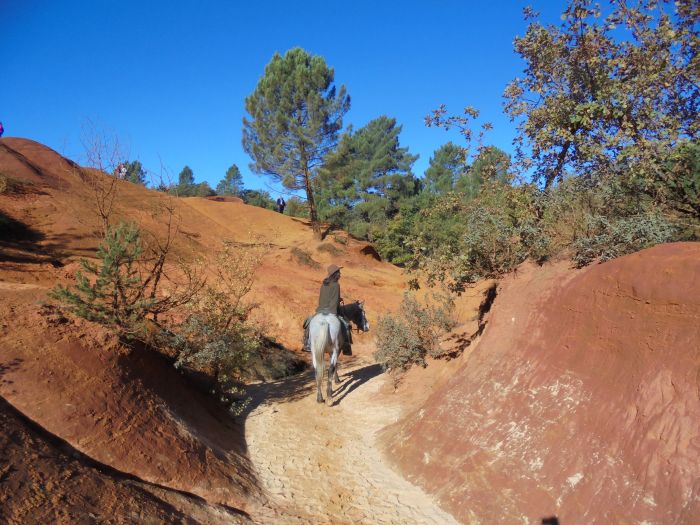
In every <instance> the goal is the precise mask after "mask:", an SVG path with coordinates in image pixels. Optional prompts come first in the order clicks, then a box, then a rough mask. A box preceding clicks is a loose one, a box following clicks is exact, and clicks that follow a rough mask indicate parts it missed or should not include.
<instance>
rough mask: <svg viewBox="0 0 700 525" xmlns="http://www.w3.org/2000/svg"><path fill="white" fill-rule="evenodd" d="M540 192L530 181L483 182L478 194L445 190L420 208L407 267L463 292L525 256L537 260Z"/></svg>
mask: <svg viewBox="0 0 700 525" xmlns="http://www.w3.org/2000/svg"><path fill="white" fill-rule="evenodd" d="M540 198H541V192H540V191H539V190H538V189H537V188H535V187H534V186H531V185H523V186H516V187H513V186H510V185H508V184H504V183H499V182H495V183H494V182H490V183H485V184H484V186H483V187H482V190H481V193H480V194H479V197H478V198H476V199H473V200H469V201H465V200H464V198H463V196H461V195H460V194H454V193H453V194H447V195H444V196H442V197H441V198H439V199H437V200H436V201H435V203H434V205H433V206H431V207H430V208H429V209H427V210H426V211H425V212H423V220H422V221H418V234H417V235H416V239H415V240H414V241H413V247H414V256H413V260H412V264H411V266H412V267H414V268H420V269H422V270H424V271H425V272H426V274H427V277H428V281H429V282H430V283H433V282H435V281H446V282H447V283H448V286H449V287H450V288H451V289H453V290H455V291H462V290H463V289H464V288H465V287H466V286H467V285H468V284H470V283H473V282H476V281H477V280H479V279H486V278H492V277H497V276H499V275H501V274H503V273H506V272H508V271H510V270H512V269H513V268H514V267H515V266H516V265H518V264H520V263H521V262H522V261H524V260H525V259H526V258H527V257H529V256H534V257H536V258H538V259H539V258H541V254H542V253H546V250H547V238H546V237H544V232H543V230H542V227H541V223H540V222H539V220H538V215H539V213H540V211H539V209H538V206H539V201H540Z"/></svg>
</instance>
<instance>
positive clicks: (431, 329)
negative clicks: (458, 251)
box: [374, 294, 455, 371]
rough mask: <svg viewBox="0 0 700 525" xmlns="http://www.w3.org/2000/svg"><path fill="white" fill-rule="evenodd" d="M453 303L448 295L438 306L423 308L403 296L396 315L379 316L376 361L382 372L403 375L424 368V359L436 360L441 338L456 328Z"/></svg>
mask: <svg viewBox="0 0 700 525" xmlns="http://www.w3.org/2000/svg"><path fill="white" fill-rule="evenodd" d="M453 312H454V303H453V301H452V300H451V298H450V296H449V295H446V296H443V297H442V298H439V301H438V302H437V304H434V305H422V304H420V303H419V302H418V301H417V300H416V298H415V297H413V296H412V295H410V294H405V295H404V298H403V301H402V302H401V306H400V308H399V311H398V313H397V314H396V315H391V314H387V315H384V316H382V317H381V318H380V319H379V322H378V323H377V352H375V354H374V358H375V360H376V361H377V362H378V363H380V364H381V365H382V367H383V368H384V369H391V370H399V371H406V370H408V369H409V368H411V366H413V365H420V366H426V362H425V358H426V356H427V355H431V356H434V357H437V356H438V355H439V352H438V343H439V340H440V336H441V335H442V334H444V333H446V332H448V331H449V330H451V329H452V328H454V326H455V322H454V319H453V317H452V314H453Z"/></svg>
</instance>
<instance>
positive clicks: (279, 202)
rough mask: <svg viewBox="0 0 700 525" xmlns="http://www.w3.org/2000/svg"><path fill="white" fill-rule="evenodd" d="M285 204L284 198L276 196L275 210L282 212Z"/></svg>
mask: <svg viewBox="0 0 700 525" xmlns="http://www.w3.org/2000/svg"><path fill="white" fill-rule="evenodd" d="M286 205H287V203H286V202H284V199H283V198H282V197H277V211H278V212H280V213H284V207H285V206H286Z"/></svg>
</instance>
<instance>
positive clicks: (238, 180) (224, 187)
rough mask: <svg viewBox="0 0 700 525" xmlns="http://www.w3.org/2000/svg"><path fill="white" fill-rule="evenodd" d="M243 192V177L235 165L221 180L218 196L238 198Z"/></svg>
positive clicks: (217, 189) (218, 186) (217, 190)
mask: <svg viewBox="0 0 700 525" xmlns="http://www.w3.org/2000/svg"><path fill="white" fill-rule="evenodd" d="M242 191H243V175H241V171H240V170H239V169H238V166H236V165H235V164H233V165H232V166H231V167H230V168H229V169H228V170H226V176H225V177H224V178H223V179H221V181H220V182H219V184H217V186H216V194H217V195H234V196H238V195H240V194H241V192H242Z"/></svg>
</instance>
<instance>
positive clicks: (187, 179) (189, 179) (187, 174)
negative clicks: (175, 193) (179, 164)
mask: <svg viewBox="0 0 700 525" xmlns="http://www.w3.org/2000/svg"><path fill="white" fill-rule="evenodd" d="M177 181H178V182H177V185H178V186H180V187H182V188H186V187H188V186H193V185H194V173H193V172H192V168H190V167H189V166H185V167H184V168H182V171H181V172H180V174H179V175H178V176H177Z"/></svg>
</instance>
